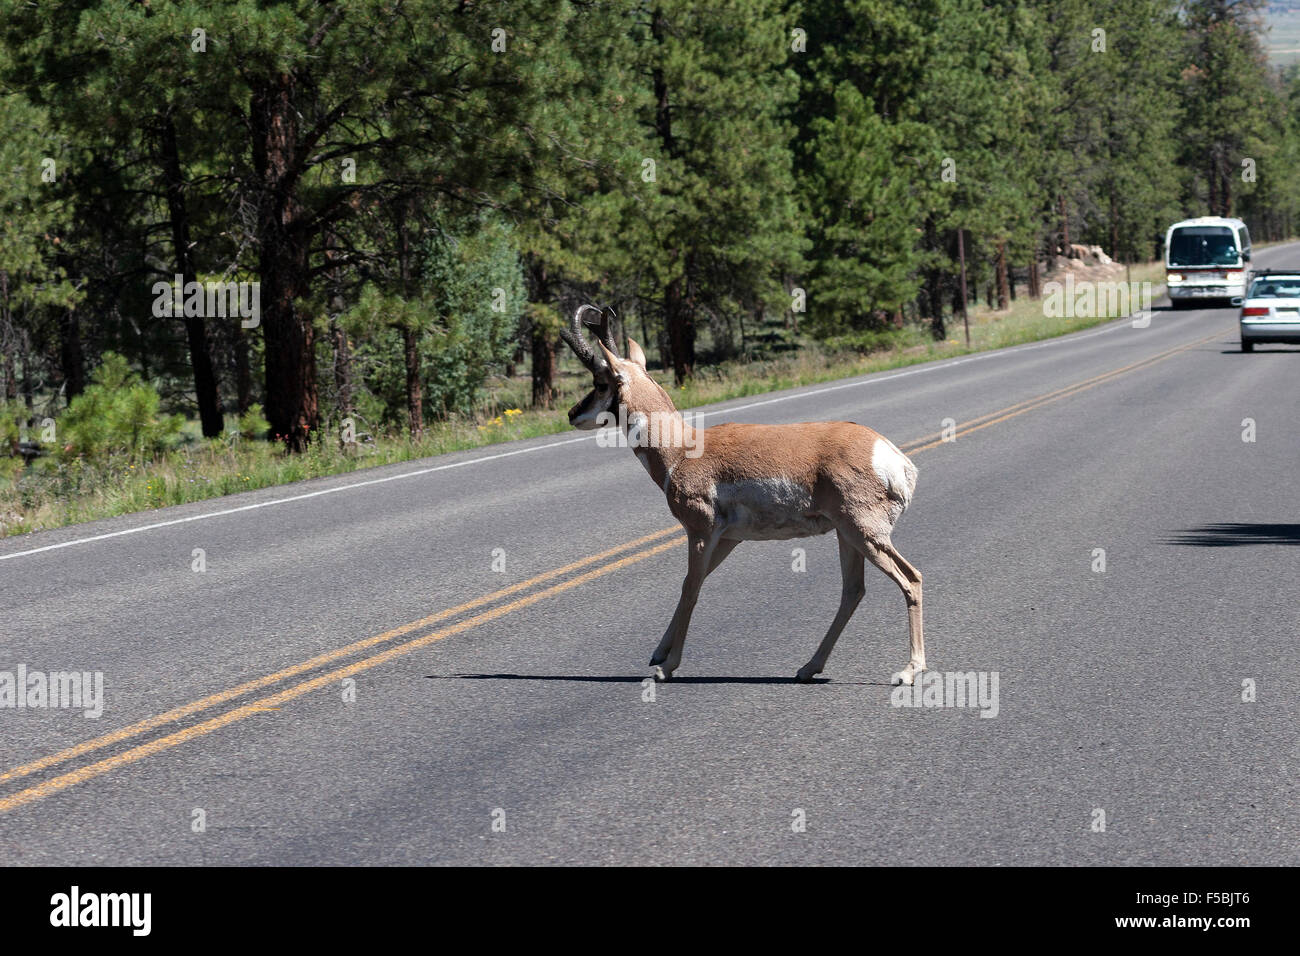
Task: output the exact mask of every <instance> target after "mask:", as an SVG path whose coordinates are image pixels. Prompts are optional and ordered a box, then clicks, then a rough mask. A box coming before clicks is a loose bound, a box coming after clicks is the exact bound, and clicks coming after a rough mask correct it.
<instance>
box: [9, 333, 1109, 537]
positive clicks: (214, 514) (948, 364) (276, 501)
mask: <svg viewBox="0 0 1300 956" xmlns="http://www.w3.org/2000/svg"><path fill="white" fill-rule="evenodd" d="M1127 327H1129V326H1126V325H1125V324H1124V322H1123V320H1122V319H1117V320H1115V321H1114V323H1113V324H1110V325H1107V326H1106V327H1105V328H1102V329H1098V330H1096V331H1094V332H1084V333H1082V334H1075V335H1063V336H1058V337H1056V338H1052V339H1048V340H1047V341H1045V342H1031V343H1028V344H1026V345H1016V346H1012V347H1011V348H1006V349H993V350H991V351H988V352H979V353H977V354H975V355H966V356H962V357H960V358H955V359H947V360H941V361H938V362H926V363H923V364H921V365H920V366H919V367H918V368H909V369H904V370H903V371H901V372H894V373H892V374H889V375H879V374H878V373H876V375H875V377H872V378H866V379H860V380H859V381H856V382H842V383H840V384H839V385H827V386H824V387H822V388H817V389H813V390H811V391H800V392H797V393H794V394H790V395H780V396H778V397H776V398H767V399H763V400H762V401H758V402H749V403H747V404H744V405H734V406H731V407H729V408H723V409H718V410H716V411H712V412H697V413H696V414H695V417H696V418H697V419H698V418H708V417H709V416H710V415H730V414H732V413H734V412H739V411H744V410H746V409H749V408H758V407H760V406H763V405H775V404H778V403H780V402H789V401H794V400H796V399H800V398H809V397H811V396H813V395H824V394H825V393H827V392H837V391H840V390H841V389H845V388H857V387H859V386H862V385H876V384H879V383H881V382H892V381H893V380H894V379H899V378H906V377H907V376H909V375H920V374H921V373H923V372H934V371H938V370H941V369H948V368H952V367H953V366H956V365H964V364H966V363H967V362H977V361H979V360H981V359H988V358H994V357H996V356H1001V355H1013V354H1015V353H1017V352H1026V351H1029V350H1031V349H1041V348H1046V347H1048V346H1050V345H1061V344H1064V343H1073V342H1079V341H1082V340H1083V339H1088V338H1092V337H1093V336H1096V335H1102V334H1104V333H1106V332H1113V331H1114V330H1115V329H1121V328H1127ZM686 411H688V412H689V411H690V409H686ZM597 434H599V432H597V433H594V434H590V435H583V436H581V437H580V438H566V439H564V440H562V441H553V442H548V443H547V444H545V445H533V446H531V447H529V448H516V449H515V450H513V451H503V452H498V453H496V454H493V455H481V456H479V457H478V458H468V459H466V460H465V461H456V462H452V463H451V464H448V465H434V466H432V467H429V468H418V469H416V470H415V471H404V472H402V473H401V474H400V475H388V476H386V477H384V478H370V479H368V480H366V481H354V482H352V483H351V484H347V485H338V486H337V487H334V488H323V489H321V490H320V491H311V492H307V493H306V494H301V495H290V496H289V497H287V498H273V499H272V500H270V501H261V502H258V503H257V504H252V505H241V506H240V507H238V508H224V509H222V510H221V511H209V512H205V513H204V514H200V515H190V516H189V517H188V518H173V519H172V520H170V521H156V522H154V523H153V524H146V525H140V527H138V528H125V529H123V530H121V531H110V532H108V533H107V534H97V535H93V536H91V537H88V538H74V539H73V540H71V541H62V542H60V543H59V544H47V545H44V546H42V547H39V548H29V549H28V550H26V551H14V552H12V553H10V554H0V561H8V560H9V559H10V558H24V557H27V556H28V555H32V554H40V553H42V552H44V551H57V550H59V549H60V548H71V547H72V546H74V545H78V544H90V543H92V542H95V541H105V540H107V539H109V538H120V537H122V536H124V535H128V534H139V533H141V532H143V531H154V530H156V529H158V528H167V527H170V526H172V525H178V524H188V523H189V522H191V521H202V520H204V519H206V518H220V517H223V516H224V515H233V514H239V513H240V512H241V511H256V510H257V509H259V508H270V507H271V506H273V505H284V504H288V503H290V502H292V501H305V500H307V499H308V498H319V497H321V496H322V495H332V494H335V493H336V492H340V491H351V490H353V489H354V488H365V487H367V486H369V485H382V484H384V483H385V482H389V481H399V480H400V479H402V478H416V477H418V476H420V475H428V474H432V473H433V472H435V471H447V470H448V469H451V468H463V467H465V466H466V465H477V464H479V463H481V462H485V461H496V460H497V459H499V458H510V457H511V456H513V455H526V454H528V453H529V452H534V451H545V450H546V449H548V448H558V447H559V446H561V445H572V444H574V443H576V442H581V441H591V440H592V439H593V438H595V437H596V435H597Z"/></svg>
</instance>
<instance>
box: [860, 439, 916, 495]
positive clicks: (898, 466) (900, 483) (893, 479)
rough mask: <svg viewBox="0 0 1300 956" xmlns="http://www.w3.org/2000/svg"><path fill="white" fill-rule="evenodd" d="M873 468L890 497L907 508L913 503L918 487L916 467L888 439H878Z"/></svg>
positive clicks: (872, 461)
mask: <svg viewBox="0 0 1300 956" xmlns="http://www.w3.org/2000/svg"><path fill="white" fill-rule="evenodd" d="M871 468H872V470H873V471H875V473H876V477H877V478H879V479H880V483H881V484H882V485H884V486H885V492H886V493H887V494H888V495H889V497H891V498H893V499H895V500H897V501H901V502H902V503H903V507H904V508H906V507H907V506H908V505H909V504H911V501H912V490H913V489H914V488H915V487H916V466H915V465H913V464H912V460H911V459H910V458H908V457H907V456H906V455H904V454H903V453H902V452H901V451H899V450H898V449H897V448H895V447H894V443H893V442H891V441H889V440H888V439H886V438H877V439H876V443H875V445H873V446H872V448H871Z"/></svg>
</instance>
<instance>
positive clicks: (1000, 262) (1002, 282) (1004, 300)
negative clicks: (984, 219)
mask: <svg viewBox="0 0 1300 956" xmlns="http://www.w3.org/2000/svg"><path fill="white" fill-rule="evenodd" d="M996 267H997V272H996V275H997V286H998V311H999V312H1005V311H1006V310H1007V309H1009V308H1011V291H1010V289H1009V286H1010V282H1009V280H1008V278H1007V242H1006V240H1005V239H1003V240H1002V241H1001V242H999V243H998V258H997V263H996Z"/></svg>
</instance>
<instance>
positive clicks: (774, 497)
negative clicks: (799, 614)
mask: <svg viewBox="0 0 1300 956" xmlns="http://www.w3.org/2000/svg"><path fill="white" fill-rule="evenodd" d="M584 313H593V315H592V316H590V317H588V318H587V320H586V322H585V324H586V325H589V326H590V327H592V328H593V329H595V330H596V345H597V347H598V349H599V351H592V349H591V346H590V345H588V343H587V340H586V338H585V337H584V334H583V325H584V321H583V318H584ZM612 316H613V312H612V311H611V310H609V309H608V308H607V309H604V310H600V309H597V308H596V307H595V306H592V305H584V306H581V307H579V308H578V310H577V311H576V312H575V313H574V315H573V320H572V322H571V324H570V326H569V327H567V328H565V329H563V330H562V332H561V335H562V336H563V338H564V340H565V342H567V343H568V345H569V347H570V348H571V349H573V351H574V353H575V354H576V355H577V356H578V358H579V359H580V360H581V361H582V363H583V364H584V365H585V366H586V367H587V368H588V369H589V370H590V371H591V374H592V378H593V379H594V388H593V389H592V390H591V392H590V393H589V394H588V395H587V396H586V397H585V398H583V399H582V400H581V401H580V402H578V403H577V404H576V405H574V406H573V408H571V409H570V410H569V423H570V424H571V425H573V427H574V428H580V429H594V428H599V427H601V426H602V425H607V424H611V423H612V422H614V421H620V422H624V423H625V431H626V434H627V437H628V443H629V444H630V445H631V446H632V447H633V448H634V449H635V454H636V456H637V459H638V460H639V461H640V462H641V464H642V465H643V466H645V469H646V471H648V472H649V473H650V477H651V478H653V479H654V482H655V484H657V485H658V486H659V487H660V488H661V489H662V490H663V492H664V494H665V495H666V496H667V497H668V507H669V509H670V510H671V511H672V513H673V516H674V517H676V518H677V520H678V521H680V522H681V523H682V527H684V528H685V529H686V533H687V536H688V539H689V540H688V544H689V548H690V555H689V566H688V569H687V572H686V580H685V581H683V582H682V596H681V599H680V600H679V601H678V603H677V610H676V612H674V614H673V618H672V621H671V622H670V623H669V625H668V630H667V631H665V632H664V636H663V640H661V641H660V642H659V646H658V647H657V648H656V649H655V652H654V656H653V657H651V659H650V665H651V667H653V668H655V671H654V674H655V677H656V678H657V679H659V680H667V679H668V678H669V677H671V676H672V674H673V671H675V670H676V669H677V666H678V665H679V664H680V663H681V660H682V647H683V645H684V644H685V643H686V629H687V627H689V626H690V622H691V612H692V611H693V610H694V608H695V602H696V599H697V598H698V597H699V593H700V586H701V585H702V584H703V583H704V579H705V578H706V577H708V576H709V574H711V573H712V572H713V570H714V568H716V567H717V566H718V565H719V564H721V563H722V562H723V560H724V559H725V558H726V557H727V555H728V554H730V553H731V552H732V550H733V549H735V547H736V545H738V544H740V542H742V541H770V540H783V539H787V538H803V537H809V536H811V535H819V534H825V533H826V532H827V531H830V530H832V529H834V531H835V534H836V536H837V537H838V538H839V545H840V573H841V575H842V577H843V584H844V587H843V591H842V592H841V594H840V609H839V612H838V613H837V614H836V615H835V620H834V621H832V622H831V626H830V629H829V630H828V631H827V632H826V636H825V637H823V638H822V642H821V644H820V645H819V646H818V648H817V653H815V654H813V656H812V659H811V660H810V661H808V663H807V664H805V665H804V666H803V667H801V668H800V669H799V672H798V674H797V675H796V678H797V679H798V680H801V681H808V680H811V679H812V678H813V676H814V675H816V674H819V673H821V671H822V668H824V667H825V666H826V659H827V658H828V657H830V654H831V650H832V649H834V647H835V641H836V640H837V639H838V638H839V636H840V632H841V631H843V630H844V625H845V624H846V623H848V620H849V618H850V617H851V616H852V614H853V612H854V610H856V608H857V606H858V602H860V601H861V600H862V595H863V593H864V592H865V590H866V589H865V586H864V584H863V569H864V566H865V565H864V561H868V560H869V561H870V562H871V563H872V564H874V565H875V566H876V567H878V568H880V570H881V571H884V572H885V574H887V575H889V577H890V578H892V579H893V581H894V582H895V583H896V584H897V585H898V586H899V588H901V589H902V591H903V596H904V597H905V598H906V600H907V623H908V630H909V636H910V640H911V660H910V661H909V662H908V664H907V666H906V667H904V668H903V669H902V670H901V671H899V672H898V673H896V674H895V675H894V682H895V683H898V682H902V683H904V684H911V683H912V682H913V680H914V679H915V677H916V675H917V674H918V673H919V672H920V671H923V670H925V641H924V639H923V637H922V633H921V572H919V571H917V570H916V568H914V567H912V565H911V564H909V563H908V562H907V561H906V560H905V559H904V558H903V556H902V555H901V554H899V553H898V551H897V550H896V549H895V548H894V545H893V543H892V542H891V541H890V538H889V536H890V532H892V531H893V529H894V525H895V523H896V522H897V521H898V518H899V516H900V515H901V514H902V513H903V511H904V509H906V508H907V505H908V503H909V502H910V501H911V500H912V491H913V489H914V488H915V487H916V467H915V466H914V465H913V464H912V462H911V461H910V460H909V459H908V457H907V456H906V455H904V454H903V453H902V452H901V451H899V450H898V449H897V448H896V447H894V445H893V443H892V442H890V441H889V439H887V438H884V437H882V436H880V435H878V434H876V433H875V432H874V431H872V430H871V429H870V428H865V427H863V426H862V425H855V424H853V423H851V422H804V423H801V424H798V425H738V424H725V425H715V426H714V427H712V428H705V429H694V428H692V427H691V426H690V425H688V424H687V423H686V422H685V420H684V419H683V418H682V416H681V413H679V412H678V411H677V409H676V408H675V407H674V406H673V403H672V399H670V398H669V397H668V393H667V392H665V391H664V390H663V389H662V388H660V387H659V385H658V384H656V383H655V381H654V380H653V379H651V378H650V376H649V375H648V374H647V373H646V360H645V353H644V352H643V351H642V350H641V347H640V346H639V345H637V344H636V343H635V342H633V341H632V340H631V339H629V340H628V343H627V351H628V355H627V358H625V359H624V358H620V357H619V355H618V349H617V347H616V344H615V341H614V337H613V335H612V333H611V332H610V326H609V322H610V318H611V317H612ZM620 406H621V409H620ZM647 438H650V439H654V440H647Z"/></svg>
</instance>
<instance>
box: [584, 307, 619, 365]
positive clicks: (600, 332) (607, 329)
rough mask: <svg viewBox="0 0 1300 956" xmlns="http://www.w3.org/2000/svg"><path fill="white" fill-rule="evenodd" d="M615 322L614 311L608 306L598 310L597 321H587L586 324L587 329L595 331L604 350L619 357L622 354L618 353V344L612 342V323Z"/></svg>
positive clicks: (616, 317)
mask: <svg viewBox="0 0 1300 956" xmlns="http://www.w3.org/2000/svg"><path fill="white" fill-rule="evenodd" d="M617 320H618V316H617V315H616V314H615V312H614V310H613V309H611V308H610V307H609V306H605V307H603V308H602V309H601V310H600V317H599V318H598V319H596V320H595V321H592V320H591V319H587V320H586V324H587V326H588V327H589V328H592V329H594V330H595V331H596V337H597V338H598V339H600V341H601V342H602V343H603V344H604V346H605V348H607V349H609V350H610V351H611V352H612V353H614V354H615V355H618V356H620V357H621V355H622V353H620V352H619V350H618V344H617V343H616V342H615V341H614V322H616V321H617Z"/></svg>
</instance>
